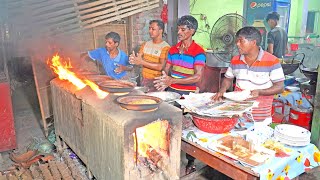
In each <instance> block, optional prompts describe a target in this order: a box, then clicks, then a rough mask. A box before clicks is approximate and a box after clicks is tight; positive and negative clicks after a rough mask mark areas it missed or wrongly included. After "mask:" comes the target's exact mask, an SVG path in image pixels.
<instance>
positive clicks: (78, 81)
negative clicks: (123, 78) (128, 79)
mask: <svg viewBox="0 0 320 180" xmlns="http://www.w3.org/2000/svg"><path fill="white" fill-rule="evenodd" d="M47 64H48V65H49V66H50V67H51V69H53V71H54V72H55V73H56V74H57V75H58V77H59V79H61V80H68V81H70V82H71V83H72V84H73V85H75V86H76V87H77V88H78V89H83V88H84V87H86V86H87V85H88V86H89V87H90V88H91V89H92V90H93V91H95V92H96V94H97V95H98V97H99V98H100V99H104V98H105V97H106V96H107V95H108V94H109V93H108V92H105V91H102V90H101V89H100V88H99V86H98V85H97V84H96V83H94V82H92V81H90V80H88V79H86V78H80V77H78V76H77V74H76V73H75V72H72V71H71V70H70V69H72V65H71V63H70V60H69V61H64V60H63V59H62V58H61V57H60V56H59V55H55V56H53V57H52V59H51V61H50V60H48V61H47Z"/></svg>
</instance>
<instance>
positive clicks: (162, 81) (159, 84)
mask: <svg viewBox="0 0 320 180" xmlns="http://www.w3.org/2000/svg"><path fill="white" fill-rule="evenodd" d="M170 68H171V64H168V63H167V65H166V68H165V70H164V71H162V76H160V77H156V78H155V79H156V80H155V81H154V83H155V85H154V86H155V87H156V88H157V89H158V90H160V91H162V90H164V89H165V88H167V87H169V86H170V85H171V84H192V83H197V82H199V81H200V79H201V76H202V71H203V66H195V67H194V71H195V73H194V75H193V76H190V77H188V78H181V79H176V78H173V77H170V76H169V75H168V72H169V70H170Z"/></svg>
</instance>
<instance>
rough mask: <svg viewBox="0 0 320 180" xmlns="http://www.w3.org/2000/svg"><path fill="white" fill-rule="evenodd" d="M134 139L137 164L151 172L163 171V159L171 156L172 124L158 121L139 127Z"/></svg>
mask: <svg viewBox="0 0 320 180" xmlns="http://www.w3.org/2000/svg"><path fill="white" fill-rule="evenodd" d="M132 135H133V139H134V152H135V155H134V156H135V157H134V160H135V163H136V165H138V166H144V167H147V168H149V169H150V170H151V171H157V170H158V169H161V163H162V161H163V159H165V158H168V156H169V145H170V137H169V135H170V124H169V122H168V121H167V120H158V121H155V122H153V123H151V124H147V125H145V126H143V127H139V128H137V129H136V130H135V132H134V133H133V134H132Z"/></svg>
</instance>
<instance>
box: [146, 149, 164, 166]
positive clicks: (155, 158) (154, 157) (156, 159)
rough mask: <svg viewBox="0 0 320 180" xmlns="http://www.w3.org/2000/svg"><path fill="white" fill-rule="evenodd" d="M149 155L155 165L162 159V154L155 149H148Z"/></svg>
mask: <svg viewBox="0 0 320 180" xmlns="http://www.w3.org/2000/svg"><path fill="white" fill-rule="evenodd" d="M147 155H148V157H149V158H150V160H151V161H152V162H153V163H154V164H155V165H157V163H158V162H159V161H160V160H161V159H162V156H161V155H160V154H159V153H158V152H157V151H156V150H155V149H148V150H147Z"/></svg>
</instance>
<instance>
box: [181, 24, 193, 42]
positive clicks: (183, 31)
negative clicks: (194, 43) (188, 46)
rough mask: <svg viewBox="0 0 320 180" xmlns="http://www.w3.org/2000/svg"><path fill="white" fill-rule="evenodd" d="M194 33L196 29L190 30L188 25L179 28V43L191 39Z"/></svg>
mask: <svg viewBox="0 0 320 180" xmlns="http://www.w3.org/2000/svg"><path fill="white" fill-rule="evenodd" d="M193 33H194V29H189V28H188V27H187V26H186V25H181V26H178V39H179V41H183V40H186V39H188V38H190V37H191V36H192V34H193Z"/></svg>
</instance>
